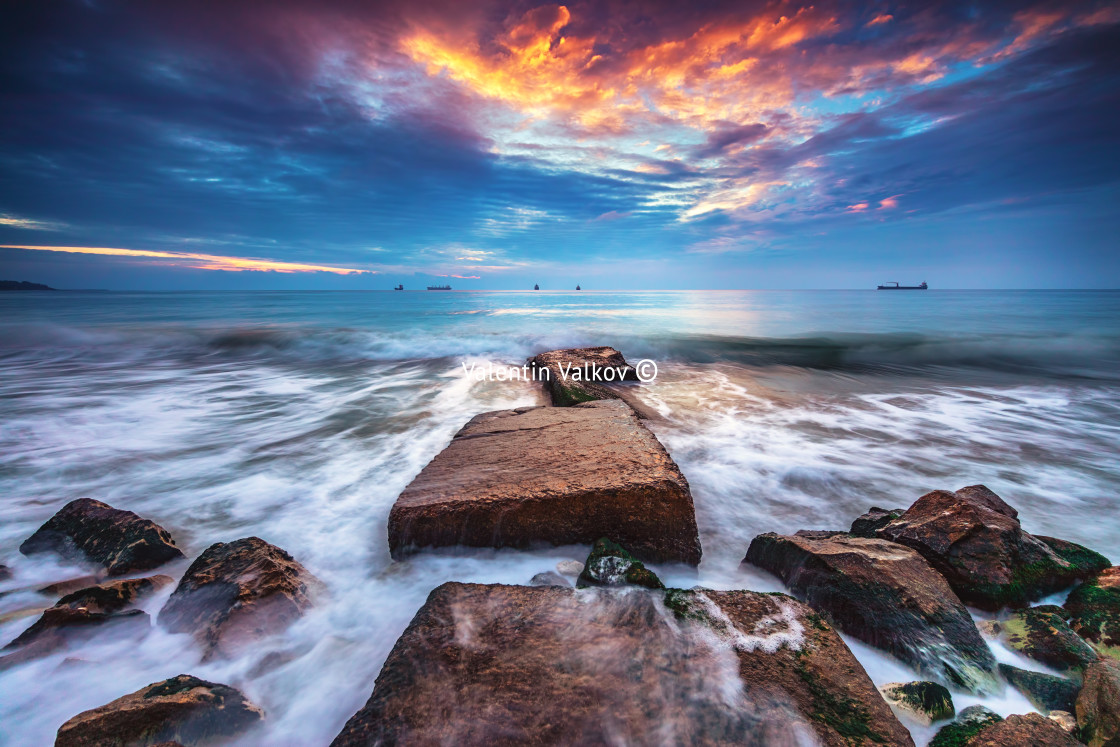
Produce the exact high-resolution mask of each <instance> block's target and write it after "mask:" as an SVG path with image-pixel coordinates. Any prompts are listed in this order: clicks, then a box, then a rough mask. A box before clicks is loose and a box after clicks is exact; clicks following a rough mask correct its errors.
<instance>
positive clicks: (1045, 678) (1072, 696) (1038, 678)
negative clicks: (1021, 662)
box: [999, 664, 1081, 713]
mask: <svg viewBox="0 0 1120 747" xmlns="http://www.w3.org/2000/svg"><path fill="white" fill-rule="evenodd" d="M999 673H1000V674H1002V675H1003V677H1004V679H1006V680H1007V682H1008V684H1010V685H1011V686H1012V687H1014V688H1015V689H1016V690H1018V691H1019V692H1021V693H1023V695H1025V696H1027V700H1029V701H1030V702H1031V705H1033V706H1034V707H1035V708H1037V709H1038V710H1040V711H1042V712H1043V713H1048V712H1050V711H1070V712H1072V711H1073V707H1074V703H1076V702H1077V693H1078V692H1080V691H1081V683H1080V682H1078V681H1077V680H1071V679H1066V678H1065V677H1055V676H1054V675H1052V674H1045V673H1043V672H1031V671H1028V670H1026V669H1019V668H1018V667H1013V666H1011V665H1010V664H1000V665H999Z"/></svg>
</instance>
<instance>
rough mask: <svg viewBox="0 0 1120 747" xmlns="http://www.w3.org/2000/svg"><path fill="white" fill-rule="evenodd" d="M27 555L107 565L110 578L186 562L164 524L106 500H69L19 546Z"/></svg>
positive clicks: (106, 569) (105, 566)
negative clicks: (52, 555)
mask: <svg viewBox="0 0 1120 747" xmlns="http://www.w3.org/2000/svg"><path fill="white" fill-rule="evenodd" d="M19 551H20V552H21V553H23V554H24V555H33V554H35V553H43V552H55V553H58V554H59V555H62V556H63V557H65V558H67V559H69V560H73V561H77V562H89V563H95V564H97V565H100V566H103V567H104V568H105V571H106V572H107V573H108V574H109V575H110V576H121V575H124V574H126V573H135V572H138V571H148V570H151V569H153V568H157V567H159V566H161V565H163V564H164V563H167V562H169V561H172V560H176V559H178V558H181V557H183V553H182V552H181V551H180V550H179V548H178V547H176V546H175V541H174V540H172V539H171V535H170V534H169V533H168V532H167V530H166V529H164V528H163V527H161V526H160V525H158V524H156V523H154V522H151V521H148V520H147V519H141V518H140V517H139V516H137V515H136V514H134V513H132V512H131V511H121V510H120V509H116V508H113V507H112V506H109V505H107V504H104V503H102V502H101V501H95V500H92V499H90V498H79V499H78V500H76V501H70V503H67V504H66V505H65V506H63V507H62V509H61V510H60V511H59V512H58V513H56V514H55V515H54V516H52V517H51V518H50V519H49V520H48V521H47V523H46V524H43V526H41V527H39V528H38V529H37V530H36V531H35V533H34V534H32V535H31V536H30V537H28V538H27V539H26V540H25V541H24V543H23V544H22V545H20V547H19Z"/></svg>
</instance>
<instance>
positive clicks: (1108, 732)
mask: <svg viewBox="0 0 1120 747" xmlns="http://www.w3.org/2000/svg"><path fill="white" fill-rule="evenodd" d="M1076 712H1077V724H1078V726H1080V727H1081V737H1082V739H1084V740H1085V742H1086V743H1087V744H1088V745H1089V747H1115V745H1116V744H1120V662H1117V661H1116V660H1114V659H1101V660H1100V661H1098V662H1096V663H1095V664H1092V665H1090V666H1089V668H1088V669H1086V670H1085V680H1084V684H1083V685H1082V687H1081V694H1080V695H1078V696H1077V710H1076Z"/></svg>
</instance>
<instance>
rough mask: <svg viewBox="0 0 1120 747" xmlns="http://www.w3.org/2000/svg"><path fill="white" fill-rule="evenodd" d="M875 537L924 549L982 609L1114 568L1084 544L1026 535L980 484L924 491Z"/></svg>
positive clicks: (1017, 602)
mask: <svg viewBox="0 0 1120 747" xmlns="http://www.w3.org/2000/svg"><path fill="white" fill-rule="evenodd" d="M875 535H876V536H877V537H881V538H883V539H887V540H890V541H892V542H898V543H900V544H903V545H906V546H907V547H911V548H913V549H915V550H917V551H918V552H920V553H921V554H922V555H923V556H924V557H925V558H926V560H928V561H929V562H930V563H931V564H932V565H933V567H934V568H936V569H937V570H938V571H940V572H941V573H942V574H943V575H944V576H945V578H946V579H947V580H948V581H949V585H950V586H952V587H953V590H954V591H956V592H957V596H959V597H960V598H961V600H962V601H963V602H964V603H965V604H971V605H974V606H976V607H979V608H981V609H985V610H997V609H999V608H1001V607H1005V606H1015V607H1022V606H1025V605H1027V604H1028V603H1030V601H1031V600H1033V599H1037V598H1038V597H1041V596H1044V595H1046V594H1050V593H1052V592H1055V591H1058V590H1060V589H1063V588H1065V587H1067V586H1070V585H1071V584H1073V583H1074V582H1075V581H1077V580H1080V579H1084V578H1088V577H1089V576H1092V575H1094V574H1095V573H1098V572H1100V571H1101V570H1103V569H1104V568H1106V567H1108V565H1109V563H1108V560H1107V559H1106V558H1104V557H1103V556H1101V555H1098V554H1097V553H1094V552H1093V551H1091V550H1088V549H1087V548H1084V547H1081V546H1080V545H1075V544H1073V543H1071V542H1063V541H1060V540H1053V544H1048V543H1047V542H1046V541H1044V540H1043V539H1042V538H1039V537H1034V536H1032V535H1030V534H1028V533H1026V532H1024V531H1023V529H1022V527H1021V526H1020V525H1019V519H1018V514H1017V512H1016V511H1015V509H1013V508H1011V506H1009V505H1007V504H1006V503H1005V502H1004V501H1003V500H1002V499H1001V498H1000V497H999V496H998V495H996V494H995V493H993V492H992V491H991V490H988V489H987V488H986V487H984V486H983V485H972V486H969V487H967V488H962V489H961V490H958V491H957V492H955V493H950V492H949V491H947V490H935V491H933V492H932V493H927V494H926V495H923V496H922V497H921V498H919V499H918V500H917V501H916V502H915V503H914V505H912V506H910V508H909V509H907V511H906V513H904V514H903V515H902V516H900V517H898V518H897V519H895V520H893V521H891V522H889V523H888V524H886V525H885V526H883V527H881V528H880V529H878V530H877V531H876V532H875ZM1047 539H1049V538H1047Z"/></svg>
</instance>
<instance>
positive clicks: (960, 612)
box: [744, 532, 996, 691]
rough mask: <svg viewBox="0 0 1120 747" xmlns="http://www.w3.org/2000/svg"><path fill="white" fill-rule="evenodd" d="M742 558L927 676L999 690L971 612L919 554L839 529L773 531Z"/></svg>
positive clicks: (839, 623)
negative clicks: (795, 532) (996, 687)
mask: <svg viewBox="0 0 1120 747" xmlns="http://www.w3.org/2000/svg"><path fill="white" fill-rule="evenodd" d="M744 561H745V562H748V563H752V564H754V565H756V566H758V567H760V568H763V569H765V570H768V571H770V572H771V573H773V574H775V575H776V576H778V578H780V579H782V581H784V582H785V584H786V585H787V586H788V587H789V588H790V590H791V591H792V592H793V593H794V594H795V595H796V596H798V597H799V598H803V599H805V600H806V601H807V602H808V603H809V604H810V605H811V606H812V607H813V608H814V609H817V610H820V611H822V612H824V613H826V614H827V615H828V616H829V617H830V618H831V619H832V620H833V621H834V622H835V623H836V625H837V626H839V627H840V629H841V630H843V631H844V632H846V633H848V634H849V635H852V636H854V637H855V638H858V639H859V640H861V641H864V642H866V643H869V644H871V645H872V646H876V647H878V648H881V649H884V650H885V651H888V652H890V653H891V654H893V655H895V656H897V657H898V658H899V659H901V660H902V661H904V662H906V663H908V664H911V665H912V666H914V667H915V668H916V669H917V670H918V671H919V672H921V673H922V674H923V675H926V676H929V677H933V678H936V679H939V680H942V681H944V682H948V683H950V684H953V685H956V686H959V687H964V688H966V689H969V690H974V691H975V690H983V691H988V690H991V689H993V688H994V686H995V685H996V681H995V678H994V677H993V675H992V672H993V671H994V669H995V658H994V657H993V656H992V653H991V651H989V649H988V645H987V644H986V643H985V642H984V639H983V638H981V636H980V633H979V631H978V630H977V629H976V625H975V623H974V622H973V621H972V617H971V616H970V615H969V614H968V610H966V609H965V608H964V605H962V604H961V603H960V601H959V600H958V599H957V598H956V595H955V594H953V591H952V589H950V588H949V585H948V584H947V583H946V582H945V579H944V578H943V577H942V576H941V575H940V574H939V573H937V572H936V571H935V570H934V569H933V568H932V567H930V565H929V563H927V562H926V561H925V559H923V558H922V556H921V555H919V554H918V553H917V552H915V551H914V550H911V549H909V548H907V547H903V546H902V545H898V544H895V543H893V542H887V541H885V540H881V539H868V538H864V537H852V536H851V535H848V534H844V533H837V532H824V533H820V532H799V533H797V534H795V535H788V536H786V535H779V534H773V533H768V534H760V535H759V536H757V537H755V538H754V540H753V541H752V542H751V545H750V549H749V550H748V551H747V556H746V558H744Z"/></svg>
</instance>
